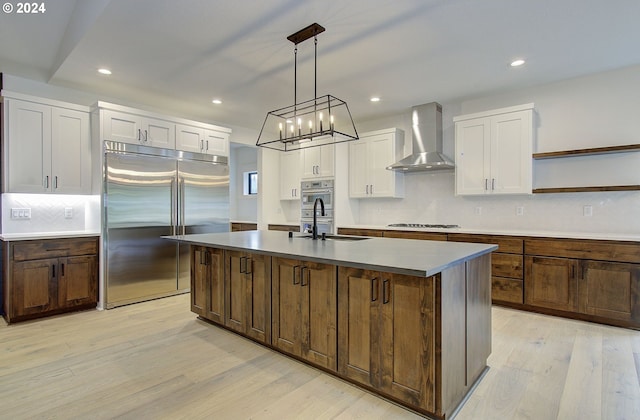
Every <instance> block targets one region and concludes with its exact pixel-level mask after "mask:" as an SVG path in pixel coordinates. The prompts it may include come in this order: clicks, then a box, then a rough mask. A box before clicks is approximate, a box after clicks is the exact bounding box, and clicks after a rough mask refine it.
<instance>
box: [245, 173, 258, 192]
mask: <svg viewBox="0 0 640 420" xmlns="http://www.w3.org/2000/svg"><path fill="white" fill-rule="evenodd" d="M244 185H245V188H244V195H254V194H258V172H256V171H253V172H245V173H244Z"/></svg>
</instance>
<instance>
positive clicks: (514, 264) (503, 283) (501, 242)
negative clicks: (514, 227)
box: [448, 233, 524, 304]
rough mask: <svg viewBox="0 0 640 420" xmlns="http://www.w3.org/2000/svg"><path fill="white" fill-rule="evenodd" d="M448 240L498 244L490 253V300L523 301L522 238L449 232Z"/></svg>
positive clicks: (516, 302) (499, 301)
mask: <svg viewBox="0 0 640 420" xmlns="http://www.w3.org/2000/svg"><path fill="white" fill-rule="evenodd" d="M448 240H449V241H455V242H473V243H483V244H496V245H498V249H497V250H496V251H494V252H492V253H491V298H492V301H493V302H495V303H506V304H514V303H515V304H522V303H523V299H524V296H523V290H524V289H523V279H524V257H523V255H522V254H523V248H524V245H523V243H524V240H523V238H519V237H510V236H503V235H473V234H467V233H450V234H449V235H448Z"/></svg>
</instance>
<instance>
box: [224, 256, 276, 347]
mask: <svg viewBox="0 0 640 420" xmlns="http://www.w3.org/2000/svg"><path fill="white" fill-rule="evenodd" d="M224 271H225V305H224V306H225V325H226V326H227V327H229V328H231V329H232V330H234V331H237V332H239V333H242V334H245V335H247V336H248V337H251V338H253V339H255V340H257V341H260V342H262V343H267V344H270V343H271V257H270V256H266V255H257V254H250V253H245V252H238V251H225V270H224Z"/></svg>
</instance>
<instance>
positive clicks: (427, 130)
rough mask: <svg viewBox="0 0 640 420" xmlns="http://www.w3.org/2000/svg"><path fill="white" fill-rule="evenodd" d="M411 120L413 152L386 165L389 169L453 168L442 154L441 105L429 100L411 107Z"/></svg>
mask: <svg viewBox="0 0 640 420" xmlns="http://www.w3.org/2000/svg"><path fill="white" fill-rule="evenodd" d="M411 119H412V121H413V129H412V131H413V133H412V134H413V135H412V139H411V141H412V144H413V153H412V154H410V155H409V156H407V157H406V158H404V159H402V160H400V161H399V162H397V163H394V164H393V165H391V166H387V169H389V170H391V171H400V172H418V171H422V172H425V171H439V170H446V169H453V168H455V164H454V163H453V161H452V160H451V159H449V158H448V157H447V156H445V155H444V154H442V105H440V104H439V103H437V102H431V103H428V104H424V105H418V106H414V107H413V108H411Z"/></svg>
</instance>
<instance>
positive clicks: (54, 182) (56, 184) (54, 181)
mask: <svg viewBox="0 0 640 420" xmlns="http://www.w3.org/2000/svg"><path fill="white" fill-rule="evenodd" d="M53 188H54V189H56V190H57V189H58V175H56V176H54V177H53Z"/></svg>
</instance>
